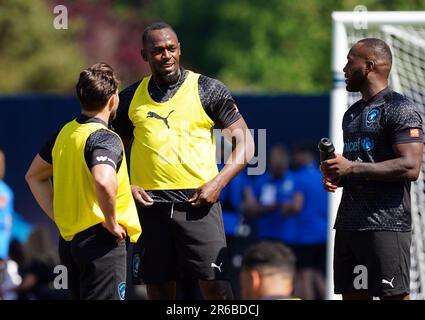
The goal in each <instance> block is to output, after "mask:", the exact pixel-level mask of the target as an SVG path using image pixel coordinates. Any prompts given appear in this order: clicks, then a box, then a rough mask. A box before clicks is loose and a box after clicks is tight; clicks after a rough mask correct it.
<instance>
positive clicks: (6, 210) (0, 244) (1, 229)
mask: <svg viewBox="0 0 425 320" xmlns="http://www.w3.org/2000/svg"><path fill="white" fill-rule="evenodd" d="M12 214H13V191H12V189H10V188H9V186H8V185H7V184H6V183H5V182H4V181H3V180H0V259H6V258H7V257H8V255H9V244H10V236H11V225H10V224H9V223H10V222H11V221H12Z"/></svg>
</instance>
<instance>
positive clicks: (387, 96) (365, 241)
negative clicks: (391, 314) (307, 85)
mask: <svg viewBox="0 0 425 320" xmlns="http://www.w3.org/2000/svg"><path fill="white" fill-rule="evenodd" d="M347 59H348V62H347V64H346V66H345V67H344V73H345V77H346V83H347V91H349V92H358V91H360V93H361V94H362V99H361V100H359V101H357V102H356V103H354V104H353V105H352V106H351V107H350V108H349V109H348V110H347V111H346V112H345V114H344V118H343V120H342V128H343V131H344V152H343V155H339V154H337V156H336V158H335V159H332V160H326V161H324V162H322V164H321V170H322V172H323V174H324V176H325V178H324V180H323V181H324V184H325V189H326V190H327V191H329V192H334V191H335V189H336V188H337V187H343V194H342V199H341V203H340V206H339V209H338V214H337V218H336V222H335V229H336V235H335V248H334V250H335V251H334V282H335V293H337V294H342V295H343V298H344V299H371V298H372V297H373V296H378V297H380V298H382V299H397V300H398V299H400V300H401V299H405V300H408V299H410V296H409V284H410V279H409V277H410V276H409V269H410V242H411V213H410V211H411V208H410V207H411V203H410V184H411V181H415V180H416V179H417V178H418V176H419V172H420V169H421V163H422V154H423V129H422V119H421V116H420V114H419V113H418V111H417V109H416V106H415V105H413V103H412V102H411V101H409V100H408V99H407V98H406V97H404V96H402V95H400V94H399V93H396V92H394V91H392V90H391V89H390V88H388V75H389V73H390V69H391V64H392V55H391V51H390V48H389V47H388V45H387V44H386V43H385V42H384V41H382V40H379V39H374V38H368V39H363V40H360V41H359V42H357V43H356V44H355V45H354V46H353V47H352V48H351V50H350V52H349V54H348V56H347ZM356 266H364V267H366V268H367V275H368V281H367V283H366V285H364V284H361V285H359V283H357V285H356V284H355V277H356V276H358V274H357V273H359V270H361V269H359V268H357V271H355V268H356Z"/></svg>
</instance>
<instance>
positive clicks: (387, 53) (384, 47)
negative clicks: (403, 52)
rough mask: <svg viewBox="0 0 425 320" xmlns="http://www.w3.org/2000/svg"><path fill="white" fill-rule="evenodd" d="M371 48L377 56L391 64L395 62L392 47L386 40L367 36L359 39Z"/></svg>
mask: <svg viewBox="0 0 425 320" xmlns="http://www.w3.org/2000/svg"><path fill="white" fill-rule="evenodd" d="M359 43H363V44H364V45H365V46H366V47H367V48H368V49H369V50H371V51H372V52H373V53H374V54H375V55H376V56H377V57H379V58H381V59H383V60H384V61H386V62H387V63H388V64H389V65H391V64H392V62H393V55H392V53H391V49H390V47H389V46H388V44H386V42H385V41H383V40H381V39H378V38H365V39H362V40H360V41H359Z"/></svg>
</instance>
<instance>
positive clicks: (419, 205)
mask: <svg viewBox="0 0 425 320" xmlns="http://www.w3.org/2000/svg"><path fill="white" fill-rule="evenodd" d="M332 24H333V25H332V72H333V89H332V92H331V109H330V138H331V139H332V141H333V143H334V145H335V149H336V152H338V153H342V150H343V139H342V117H343V115H344V112H345V111H346V110H347V107H348V106H349V105H351V104H352V103H353V102H355V101H356V100H358V99H359V98H360V95H356V94H348V93H347V91H346V89H345V81H344V80H345V79H344V73H343V71H342V69H343V68H344V66H345V64H346V62H347V58H346V57H347V54H348V51H349V49H350V47H351V46H352V45H353V44H354V43H355V42H357V41H358V40H360V39H362V38H368V37H375V38H380V39H382V40H384V41H385V42H386V43H387V44H388V45H389V46H390V48H391V51H392V53H393V68H392V70H391V74H390V87H391V88H392V89H394V90H395V91H397V92H399V93H402V94H404V95H406V96H407V97H408V98H409V99H411V100H412V101H413V102H414V103H416V104H417V105H418V107H420V109H421V115H422V118H423V119H424V121H425V11H392V12H391V11H388V12H387V11H375V12H371V11H369V12H368V11H357V12H356V11H352V12H333V13H332ZM424 173H425V165H424V163H423V165H422V172H421V176H420V177H419V179H418V181H417V182H415V183H413V184H412V191H411V195H412V228H413V232H412V248H411V253H412V266H411V296H412V298H413V299H425V253H424V247H425V194H424V192H425V188H424V177H425V175H424ZM341 194H342V191H341V190H338V191H337V192H335V193H334V194H330V195H329V229H328V255H327V299H331V300H333V299H340V296H337V295H334V293H333V242H334V234H335V233H334V230H333V224H334V222H335V217H336V213H337V209H338V205H339V202H340V199H341Z"/></svg>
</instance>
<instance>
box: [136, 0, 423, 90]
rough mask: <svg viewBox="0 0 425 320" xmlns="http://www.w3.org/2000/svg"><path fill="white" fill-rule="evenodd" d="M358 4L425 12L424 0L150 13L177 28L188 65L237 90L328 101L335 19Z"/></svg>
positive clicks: (284, 0)
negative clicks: (322, 97)
mask: <svg viewBox="0 0 425 320" xmlns="http://www.w3.org/2000/svg"><path fill="white" fill-rule="evenodd" d="M358 4H362V5H365V6H366V7H367V8H368V10H369V11H377V10H383V11H384V10H385V11H390V10H412V11H414V10H424V9H425V1H424V0H412V1H404V0H362V1H360V2H359V1H354V0H344V1H335V0H302V1H301V0H299V1H296V0H268V1H258V0H232V1H226V0H214V1H211V0H155V1H150V2H149V3H148V4H147V6H146V8H144V11H146V10H147V9H148V10H149V12H150V19H151V20H155V19H159V20H165V21H167V22H169V23H170V24H171V25H173V26H174V27H175V29H176V31H177V32H178V34H179V37H180V39H181V42H182V45H183V51H182V54H183V56H182V59H183V62H184V63H185V65H190V66H192V67H193V68H194V69H197V70H201V71H203V72H204V73H206V74H207V75H210V76H215V77H218V78H219V79H220V80H222V81H224V82H225V83H226V84H227V85H229V87H230V88H231V89H232V90H235V91H242V92H247V91H248V92H271V93H273V92H291V93H322V92H328V91H329V90H330V89H331V83H332V79H331V77H332V74H331V66H330V63H331V33H332V21H331V13H332V11H338V10H341V11H351V10H353V9H354V7H355V6H356V5H358ZM143 14H144V15H145V16H146V12H144V13H143Z"/></svg>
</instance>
